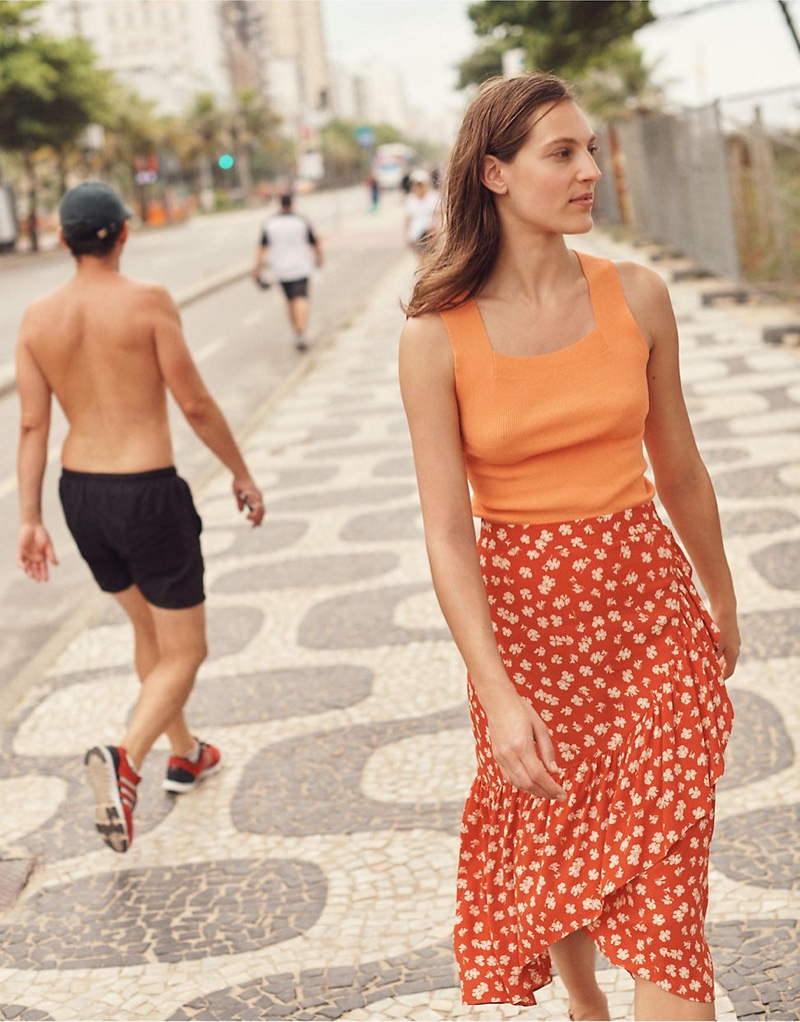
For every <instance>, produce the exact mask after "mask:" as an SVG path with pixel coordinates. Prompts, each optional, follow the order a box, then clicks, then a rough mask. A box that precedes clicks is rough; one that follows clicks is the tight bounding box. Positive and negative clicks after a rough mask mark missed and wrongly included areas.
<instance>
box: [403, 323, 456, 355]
mask: <svg viewBox="0 0 800 1022" xmlns="http://www.w3.org/2000/svg"><path fill="white" fill-rule="evenodd" d="M400 345H401V348H405V349H406V350H407V351H409V352H413V353H414V354H416V355H419V356H421V357H425V358H427V359H431V358H432V359H436V358H441V357H442V356H443V355H446V354H449V353H450V338H449V335H448V333H447V327H446V326H445V324H444V320H443V319H442V317H441V316H440V315H439V314H438V312H431V313H426V314H425V315H423V316H409V318H408V319H407V320H406V323H405V326H404V327H403V331H402V333H401V335H400Z"/></svg>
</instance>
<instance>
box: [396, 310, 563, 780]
mask: <svg viewBox="0 0 800 1022" xmlns="http://www.w3.org/2000/svg"><path fill="white" fill-rule="evenodd" d="M400 387H401V391H402V395H403V403H404V405H405V410H406V416H407V418H408V424H409V429H410V432H411V441H412V446H413V450H414V464H415V467H416V472H417V483H418V486H419V494H420V503H421V506H422V516H423V521H424V525H425V542H426V547H427V551H428V558H429V560H430V565H431V574H432V577H433V585H434V589H435V590H436V595H437V598H438V600H439V604H440V606H441V608H442V613H443V614H444V617H445V620H446V621H447V624H448V627H449V628H450V631H451V633H452V635H453V639H454V640H455V643H456V645H457V646H458V649H459V651H460V652H461V655H462V657H463V658H464V662H465V663H466V665H467V669H468V671H469V674H470V678H471V679H472V684H473V686H474V688H475V692H476V694H477V696H478V698H479V699H480V702H481V705H482V706H483V708H484V711H485V712H486V716H487V719H488V721H489V729H490V734H491V738H492V750H493V752H494V756H495V759H496V760H497V763H498V765H499V766H500V769H501V770H502V772H503V775H504V777H505V778H506V780H507V781H508V782H509V783H511V784H513V785H514V786H515V787H517V788H521V789H523V790H525V791H530V792H533V793H534V794H536V795H543V796H546V797H548V798H558V799H563V798H564V797H565V794H564V791H563V789H562V788H561V786H560V785H559V784H558V782H557V781H555V780H554V779H553V777H552V776H551V775H550V774H551V773H552V772H553V771H555V770H556V769H557V766H556V759H555V753H554V749H553V744H552V741H551V740H550V736H549V733H548V731H547V728H546V726H545V724H544V722H543V721H542V720H541V718H540V717H539V716H538V714H537V713H536V712H535V711H534V710H533V708H532V706H531V705H530V704H529V703H527V702H526V701H525V700H523V699H522V698H521V697H520V696H519V695H518V693H517V691H516V689H515V688H514V686H513V684H512V682H511V681H510V680H509V678H508V675H507V673H506V670H505V667H504V666H503V662H502V660H501V658H500V654H499V652H498V649H497V643H496V640H495V637H494V631H493V629H492V623H491V618H490V616H489V607H488V603H487V599H486V591H485V589H484V586H483V580H482V578H481V572H480V565H479V563H478V556H477V551H476V543H475V528H474V524H473V519H472V511H471V507H470V499H469V488H468V485H467V477H466V472H465V469H464V455H463V451H462V447H461V434H460V429H459V420H458V405H457V402H456V396H455V381H454V371H453V358H452V353H451V350H450V345H449V341H448V338H447V333H446V330H445V327H444V324H443V323H442V321H441V318H440V317H439V316H424V317H420V318H419V319H410V320H408V322H407V324H406V327H405V329H404V330H403V334H402V336H401V339H400Z"/></svg>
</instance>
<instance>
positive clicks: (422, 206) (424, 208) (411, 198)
mask: <svg viewBox="0 0 800 1022" xmlns="http://www.w3.org/2000/svg"><path fill="white" fill-rule="evenodd" d="M404 209H405V214H406V218H405V223H404V226H403V230H404V237H405V241H406V244H407V245H409V246H410V247H411V248H412V249H413V250H414V251H415V252H416V253H417V255H420V256H421V255H423V254H424V253H425V252H426V251H427V250H428V248H429V246H430V243H431V241H432V240H433V235H434V232H435V230H436V224H437V216H438V212H439V193H438V192H435V191H434V190H433V188H432V187H431V176H430V174H429V173H428V172H427V170H414V171H412V172H411V192H410V194H409V195H407V196H406V199H405V206H404Z"/></svg>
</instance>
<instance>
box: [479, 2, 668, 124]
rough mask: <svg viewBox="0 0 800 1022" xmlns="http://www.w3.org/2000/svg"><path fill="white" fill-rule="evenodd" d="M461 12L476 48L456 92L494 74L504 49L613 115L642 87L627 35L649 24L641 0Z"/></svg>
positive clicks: (506, 5)
mask: <svg viewBox="0 0 800 1022" xmlns="http://www.w3.org/2000/svg"><path fill="white" fill-rule="evenodd" d="M468 10H469V16H470V18H471V19H472V21H473V23H474V25H475V31H476V33H477V35H478V36H480V37H481V38H482V40H483V42H482V44H481V45H480V46H479V47H478V49H477V50H476V51H475V52H474V53H473V54H471V55H470V56H469V57H467V58H466V60H464V61H462V63H461V64H460V65H459V85H460V87H461V88H464V87H466V86H467V85H471V84H478V83H480V82H482V81H484V80H485V79H486V78H489V77H491V76H492V75H497V74H500V73H501V72H502V61H503V54H504V53H505V52H506V51H507V50H512V49H521V50H522V51H523V52H524V54H525V66H526V67H528V68H531V69H534V68H535V69H538V70H540V71H552V72H554V73H556V74H559V75H562V76H563V77H565V78H568V79H570V80H572V81H575V82H576V83H577V84H578V85H579V86H582V85H584V84H586V85H587V86H588V85H591V88H590V89H588V90H587V91H588V93H589V94H590V96H591V102H593V103H596V104H597V105H598V106H600V107H602V108H604V109H610V108H612V107H613V108H614V109H618V108H619V105H620V103H622V104H624V101H625V96H623V95H622V94H623V93H625V92H626V91H627V94H628V95H630V91H631V90H636V91H641V90H642V89H644V88H645V87H646V86H647V81H648V72H647V68H646V67H645V65H644V63H643V60H642V57H641V53H640V51H639V50H638V48H637V47H636V46H635V44H634V43H633V40H632V36H633V33H634V32H635V31H636V30H637V29H639V28H642V26H643V25H647V24H649V23H650V22H651V21H653V20H655V15H654V14H653V13H652V11H651V10H650V5H649V2H648V0H570V2H569V3H565V2H562V0H488V2H482V3H474V4H471V5H470V7H469V9H468ZM581 91H582V92H583V89H582V90H581ZM585 101H586V103H587V106H589V105H590V99H588V98H586V99H585ZM590 108H591V107H590ZM592 112H593V113H596V110H595V109H592Z"/></svg>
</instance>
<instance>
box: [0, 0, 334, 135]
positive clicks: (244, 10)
mask: <svg viewBox="0 0 800 1022" xmlns="http://www.w3.org/2000/svg"><path fill="white" fill-rule="evenodd" d="M0 2H1V0H0ZM39 14H40V21H41V24H42V27H43V28H44V30H45V31H48V32H51V33H52V34H54V35H58V36H66V35H81V36H83V37H84V38H85V39H87V40H88V41H89V42H90V43H91V44H92V46H93V47H94V49H95V51H96V53H97V55H98V57H99V59H100V63H101V65H102V66H104V67H107V68H109V69H110V70H112V71H114V73H115V74H116V75H117V76H118V77H119V78H120V79H121V80H122V81H123V82H126V83H127V84H129V85H130V86H131V87H132V88H133V89H135V90H136V91H137V92H138V93H139V94H140V95H142V96H143V97H145V98H146V99H150V100H152V101H153V102H154V103H155V104H156V109H157V111H158V112H159V113H168V114H180V113H181V112H183V111H184V110H185V109H186V107H187V105H188V104H189V103H190V102H191V100H192V97H193V96H194V95H196V94H197V93H198V92H210V93H211V94H212V95H213V96H214V97H215V98H216V99H217V100H218V102H219V103H220V104H222V105H226V104H228V103H229V102H230V100H231V99H232V97H233V96H234V95H235V93H236V92H237V91H238V90H239V89H242V88H250V89H253V90H254V91H256V92H259V93H261V94H262V95H263V96H264V97H265V98H266V99H267V100H268V102H269V103H270V105H271V106H272V108H273V110H274V111H275V112H276V113H277V114H278V116H279V117H280V118H281V120H282V122H283V125H284V131H285V133H286V134H287V135H291V136H295V135H297V134H298V133H301V132H303V131H307V130H308V129H309V128H313V127H316V126H318V125H319V124H320V123H322V122H323V121H324V120H325V119H326V118H327V117H329V116H330V114H331V98H332V87H331V79H330V73H329V70H328V60H327V55H326V48H325V39H324V33H323V25H322V13H321V9H320V2H319V0H45V2H44V3H43V4H42V7H41V8H40V9H39Z"/></svg>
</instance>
